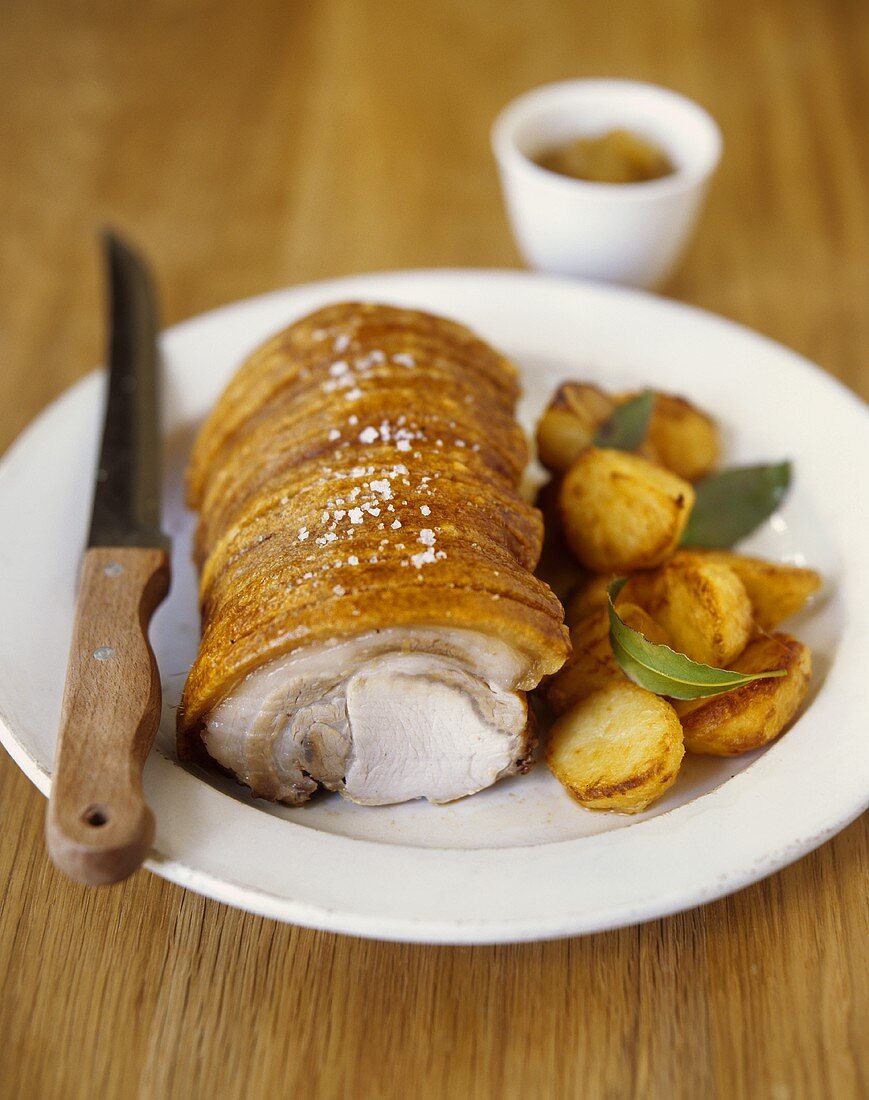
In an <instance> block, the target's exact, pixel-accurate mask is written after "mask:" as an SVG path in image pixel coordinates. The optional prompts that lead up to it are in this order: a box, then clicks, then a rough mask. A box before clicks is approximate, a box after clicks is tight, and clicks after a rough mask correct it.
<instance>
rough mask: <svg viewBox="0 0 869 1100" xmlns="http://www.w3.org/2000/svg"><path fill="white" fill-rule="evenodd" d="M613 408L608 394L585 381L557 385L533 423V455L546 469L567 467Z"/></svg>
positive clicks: (563, 468) (559, 469)
mask: <svg viewBox="0 0 869 1100" xmlns="http://www.w3.org/2000/svg"><path fill="white" fill-rule="evenodd" d="M614 408H615V402H614V401H613V399H612V398H611V397H609V396H608V395H607V394H605V393H604V392H603V390H601V389H598V387H597V386H592V385H591V384H590V383H587V382H565V384H564V385H563V386H560V387H559V388H558V389H557V390H556V391H555V395H554V397H553V398H552V401H551V402H550V404H549V408H548V409H547V410H546V411H545V412H544V414H543V416H542V417H541V418H540V422H539V423H538V425H537V454H538V456H539V458H540V461H541V462H542V463H543V465H544V466H546V467H547V468H548V469H550V470H553V471H555V472H558V473H561V472H563V471H564V470H567V469H568V468H569V467H570V466H571V465H572V464H573V461H574V459H575V458H576V456H577V455H578V454H579V452H580V451H581V450H583V448H585V447H588V446H589V445H590V444H591V443H592V442H594V437H595V435H596V434H597V430H598V428H599V427H600V426H601V424H602V423H603V422H604V421H605V420H606V419H607V417H608V416H609V415H610V414H611V413H612V411H613V409H614Z"/></svg>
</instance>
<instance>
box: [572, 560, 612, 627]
mask: <svg viewBox="0 0 869 1100" xmlns="http://www.w3.org/2000/svg"><path fill="white" fill-rule="evenodd" d="M615 579H616V578H615V574H612V573H603V574H602V573H590V574H588V575H586V576H585V577H584V578H583V579H582V580H581V581H580V582H579V583H578V584H575V585H574V586H573V588H571V590H570V592H568V594H567V597H566V598H565V600H564V621H565V623H567V625H568V627H570V628H571V629H572V628H573V627H574V626H576V624H577V623H579V622H581V621H582V620H583V619H584V618H585V617H586V616H587V615H590V614H591V612H592V611H599V610H600V609H601V608H605V607H606V605H607V602H606V592H607V588H609V586H610V585H611V584H612V582H613V581H614V580H615ZM619 595H621V593H619ZM618 602H619V601H618V599H617V600H616V603H618Z"/></svg>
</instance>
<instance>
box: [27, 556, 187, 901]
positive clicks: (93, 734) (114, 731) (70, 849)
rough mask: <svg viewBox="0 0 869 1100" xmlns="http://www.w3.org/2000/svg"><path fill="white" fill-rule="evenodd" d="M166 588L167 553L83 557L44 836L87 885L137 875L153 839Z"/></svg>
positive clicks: (60, 861)
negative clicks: (154, 637) (148, 774)
mask: <svg viewBox="0 0 869 1100" xmlns="http://www.w3.org/2000/svg"><path fill="white" fill-rule="evenodd" d="M168 591H169V555H168V553H167V551H166V550H161V549H156V548H147V547H141V548H140V547H117V548H107V547H95V548H92V549H90V550H88V551H87V552H86V553H85V555H84V561H83V564H82V570H81V579H80V582H79V591H78V603H77V606H76V614H75V623H74V625H73V628H72V642H71V645H70V652H69V664H68V667H67V672H66V685H65V687H64V694H63V709H62V712H61V719H60V731H59V733H58V747H57V757H56V759H55V764H54V774H53V782H52V787H51V799H50V802H49V808H48V815H47V818H46V826H45V837H46V843H47V845H48V851H49V854H50V855H51V859H52V861H53V862H54V864H55V866H56V867H58V868H59V869H60V870H61V871H64V872H65V873H66V874H67V875H69V876H70V877H71V878H74V879H75V880H76V881H77V882H84V883H87V884H88V885H89V886H104V885H107V884H109V883H113V882H119V881H120V880H121V879H123V878H126V877H127V876H128V875H131V874H132V873H133V872H134V871H136V870H138V868H139V867H141V866H142V863H143V861H144V860H145V858H146V857H147V855H148V853H149V852H150V850H151V845H152V842H153V840H154V815H153V813H152V812H151V808H150V806H148V804H147V802H146V801H145V796H144V793H143V791H142V769H143V768H144V766H145V760H146V759H147V756H148V753H149V752H150V751H151V747H152V745H153V744H154V736H155V734H156V732H157V726H158V725H159V724H160V711H161V705H162V695H161V690H160V670H159V669H158V668H157V662H156V661H155V660H154V651H153V650H152V649H151V643H150V641H149V639H148V626H149V624H150V622H151V617H152V615H153V614H154V611H155V610H156V608H157V606H158V605H159V604H160V603H161V602H162V601H163V599H164V598H165V596H166V593H167V592H168Z"/></svg>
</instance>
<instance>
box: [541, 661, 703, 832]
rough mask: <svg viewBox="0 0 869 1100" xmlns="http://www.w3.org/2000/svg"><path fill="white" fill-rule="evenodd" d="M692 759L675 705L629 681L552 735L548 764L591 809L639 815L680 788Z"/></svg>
mask: <svg viewBox="0 0 869 1100" xmlns="http://www.w3.org/2000/svg"><path fill="white" fill-rule="evenodd" d="M684 754H685V749H684V745H683V738H682V728H681V726H680V725H679V719H678V717H677V715H676V712H675V710H674V709H673V708H672V706H671V705H670V704H669V703H668V702H667V701H666V700H664V699H661V698H659V697H658V696H657V695H653V694H652V692H650V691H646V690H645V689H644V688H641V687H637V686H636V684H632V683H631V682H630V681H629V680H626V679H622V680H614V681H613V682H612V683H609V684H606V685H605V686H604V687H601V688H598V689H597V691H593V692H592V693H591V694H589V695H586V696H585V697H584V698H583V699H581V700H580V701H579V702H578V703H576V704H575V705H574V706H572V707H571V708H570V710H568V711H567V712H566V713H564V714H563V715H562V716H561V717H560V718H559V719H558V721H557V722H556V723H555V724H554V725H553V727H552V729H551V730H550V732H549V741H548V743H547V747H546V761H547V763H548V764H549V767H550V769H551V770H552V772H553V774H554V775H555V776H556V778H557V779H558V780H559V781H560V782H561V783H563V784H564V786H565V787H566V788H567V789H568V791H569V792H570V794H571V795H572V796H573V797H574V798H575V799H576V800H577V802H579V803H581V805H583V806H585V807H587V808H588V809H591V810H619V811H621V812H622V813H628V814H634V813H639V812H640V811H641V810H645V808H646V807H647V806H648V805H649V803H651V802H653V801H654V800H655V799H656V798H660V797H661V795H662V794H663V793H664V791H666V790H667V788H668V787H669V786H671V784H672V783H673V781H674V780H675V778H676V775H677V774H678V772H679V765H680V764H681V762H682V757H683V756H684Z"/></svg>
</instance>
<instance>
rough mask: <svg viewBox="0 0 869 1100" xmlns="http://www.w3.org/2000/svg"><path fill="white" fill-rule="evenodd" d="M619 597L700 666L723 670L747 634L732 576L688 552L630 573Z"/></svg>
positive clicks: (742, 601) (744, 598)
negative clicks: (655, 566)
mask: <svg viewBox="0 0 869 1100" xmlns="http://www.w3.org/2000/svg"><path fill="white" fill-rule="evenodd" d="M622 593H623V594H624V596H625V599H627V600H633V601H634V602H636V603H638V604H639V605H640V607H642V608H644V609H645V610H646V611H647V612H648V613H649V614H650V615H651V616H652V618H653V619H654V620H655V622H657V623H660V624H661V626H662V627H663V629H664V630H665V631H666V632H667V634H668V635H669V636H670V638H671V639H672V646H673V648H674V649H678V650H679V651H680V652H681V653H685V654H687V655H688V656H689V657H690V658H691V659H692V660H693V661H701V662H702V663H703V664H706V665H715V666H716V667H718V668H726V667H729V665H730V662H731V661H732V660H733V659H734V658H735V657H737V656H738V655H739V654H740V653H741V652H742V651H743V649H745V647H746V645H748V640H749V638H750V637H751V634H752V631H753V626H754V623H753V617H752V609H751V601H750V600H749V598H748V593H747V592H746V590H745V585H744V584H743V583H742V581H741V580H740V579H739V577H738V576H737V575H736V573H734V571H733V570H732V569H730V568H729V567H728V566H727V565H724V564H722V563H721V562H718V561H714V560H712V559H710V558H708V557H706V556H705V555H702V554H695V553H693V552H692V551H689V550H680V551H679V552H678V553H677V554H675V555H674V556H673V557H672V558H671V559H670V560H669V561H668V562H667V563H666V565H662V566H661V567H660V569H655V570H653V571H651V572H648V573H637V574H635V575H634V576H633V577H631V579H630V580H629V581H628V583H627V584H626V585H625V587H624V589H622Z"/></svg>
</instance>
